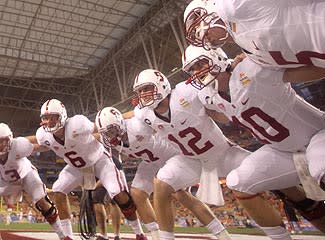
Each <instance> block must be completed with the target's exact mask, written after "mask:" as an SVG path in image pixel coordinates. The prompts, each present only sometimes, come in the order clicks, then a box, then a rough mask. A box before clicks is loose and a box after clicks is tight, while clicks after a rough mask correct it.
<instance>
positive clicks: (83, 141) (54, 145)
mask: <svg viewBox="0 0 325 240" xmlns="http://www.w3.org/2000/svg"><path fill="white" fill-rule="evenodd" d="M93 131H94V123H92V122H91V121H89V119H88V118H87V117H85V116H83V115H76V116H73V117H72V118H69V119H68V120H67V122H66V125H65V140H64V142H62V141H60V140H59V139H56V138H55V137H54V135H53V134H52V133H49V132H46V131H45V130H44V128H43V127H40V128H39V129H38V130H37V132H36V138H37V141H38V143H39V144H40V145H43V146H46V147H48V148H49V149H51V150H52V151H54V152H55V153H56V154H57V155H58V156H60V157H62V158H63V159H64V161H65V162H66V163H67V164H68V165H70V166H72V167H76V168H85V167H89V166H92V165H94V164H95V163H96V162H97V161H98V159H100V158H101V157H102V155H103V154H104V151H105V150H104V146H103V145H102V144H101V143H100V142H98V141H97V140H96V138H95V137H94V136H93V135H92V133H93Z"/></svg>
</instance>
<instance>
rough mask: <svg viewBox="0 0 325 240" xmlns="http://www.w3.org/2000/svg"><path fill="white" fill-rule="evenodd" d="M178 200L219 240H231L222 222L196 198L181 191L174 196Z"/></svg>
mask: <svg viewBox="0 0 325 240" xmlns="http://www.w3.org/2000/svg"><path fill="white" fill-rule="evenodd" d="M174 197H175V199H177V200H178V201H179V202H180V203H181V204H182V205H183V206H184V207H186V208H187V209H189V210H190V211H191V212H192V213H193V215H194V216H195V217H197V218H198V219H199V221H200V222H201V223H202V224H204V226H206V227H207V228H208V230H209V231H210V232H211V233H212V234H213V235H215V236H217V237H219V239H230V237H229V234H228V233H227V231H226V230H225V227H224V226H223V225H222V224H221V222H220V221H219V220H218V219H217V218H216V217H215V216H214V214H213V212H212V211H211V209H210V208H209V207H208V206H207V205H206V204H204V203H202V202H201V201H200V200H199V199H197V198H196V197H194V196H193V195H192V194H191V193H189V192H187V191H184V190H180V191H177V192H176V193H175V194H174Z"/></svg>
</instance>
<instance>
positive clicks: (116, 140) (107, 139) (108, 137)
mask: <svg viewBox="0 0 325 240" xmlns="http://www.w3.org/2000/svg"><path fill="white" fill-rule="evenodd" d="M95 124H96V127H97V129H98V132H99V133H100V135H101V138H102V143H103V144H104V145H105V146H106V147H115V146H117V145H119V144H120V143H121V140H122V137H123V135H124V134H125V133H126V125H125V121H124V119H123V116H122V114H121V113H120V111H119V110H117V109H116V108H114V107H106V108H103V109H102V110H100V111H99V112H98V113H97V115H96V119H95Z"/></svg>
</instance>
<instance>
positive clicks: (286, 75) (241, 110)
mask: <svg viewBox="0 0 325 240" xmlns="http://www.w3.org/2000/svg"><path fill="white" fill-rule="evenodd" d="M183 69H184V70H185V71H186V72H187V73H189V74H190V75H191V77H190V79H189V80H188V83H191V84H192V85H193V86H194V87H195V88H198V89H202V90H201V91H200V92H199V93H198V96H199V98H200V99H201V101H202V103H204V104H205V106H206V107H208V108H211V109H213V110H216V111H218V112H223V113H224V114H226V115H227V116H228V118H229V119H230V120H232V121H233V122H234V123H237V124H239V125H240V126H243V127H245V128H247V129H248V130H250V131H251V133H252V134H253V135H254V136H255V137H256V138H257V139H258V140H260V142H261V143H264V144H265V145H264V146H263V147H261V148H260V149H258V150H256V151H255V152H253V153H252V154H251V155H249V156H248V157H247V158H246V159H245V160H244V161H243V163H242V164H241V165H240V166H239V167H238V168H235V169H234V170H232V171H231V172H230V173H229V174H228V176H227V185H228V187H229V188H231V189H233V190H235V191H234V192H235V195H236V196H237V197H239V199H240V200H239V201H240V202H241V204H242V205H244V206H245V205H246V204H247V202H246V201H245V197H246V198H249V197H253V196H254V195H255V194H258V193H259V192H262V191H266V190H276V189H285V188H289V187H293V186H295V185H298V184H299V183H300V179H299V177H298V174H297V170H296V166H295V162H294V158H295V157H296V153H297V152H305V151H306V150H307V154H306V159H307V162H308V163H309V170H310V173H311V175H312V176H313V177H314V178H315V179H316V180H317V181H318V183H320V182H321V179H322V177H323V176H324V170H323V169H324V164H323V161H321V159H322V156H321V155H324V153H322V151H320V149H322V147H321V146H322V143H323V142H322V141H316V140H315V143H314V144H309V143H310V140H311V139H312V138H315V137H319V138H320V139H325V138H324V136H323V137H322V135H324V133H322V131H321V130H322V129H324V127H325V122H324V112H322V111H320V110H319V109H317V108H315V107H313V106H312V105H310V104H309V103H307V102H306V101H304V100H303V99H302V98H301V97H299V96H297V95H296V93H295V91H294V90H293V88H292V87H291V85H290V83H289V82H290V81H292V82H297V81H299V82H301V81H303V77H305V80H311V79H313V78H314V79H319V78H321V77H322V76H323V75H322V74H321V75H319V76H317V74H314V75H313V74H311V75H310V76H308V74H307V75H304V74H302V76H296V75H293V76H292V75H291V71H290V69H283V70H270V69H266V68H263V67H261V66H260V65H258V64H256V63H255V62H253V61H252V60H250V59H249V58H245V57H243V56H239V57H238V58H236V59H235V61H234V62H231V61H229V59H227V56H226V54H225V53H224V52H223V51H222V50H221V49H218V50H217V51H213V50H211V51H207V50H205V49H203V48H201V47H195V46H189V47H188V48H187V49H186V51H185V54H184V57H183ZM292 77H297V78H298V80H297V79H294V78H292ZM308 77H309V78H308ZM218 90H219V91H223V92H229V95H230V99H231V100H230V102H229V101H228V100H226V99H224V98H222V97H221V96H220V95H219V94H218ZM320 131H321V132H320ZM318 140H319V139H318ZM323 141H324V140H323ZM310 145H312V146H310ZM311 148H312V149H311ZM309 151H310V152H309ZM315 151H316V153H315V154H318V155H320V156H318V157H314V156H313V157H311V156H312V153H313V152H315ZM252 184H254V187H252ZM307 190H308V189H306V191H307ZM318 191H319V192H320V194H322V190H321V189H320V188H319V189H318ZM321 197H322V196H320V198H321ZM242 198H243V199H242ZM289 200H290V199H289ZM291 202H292V204H294V205H295V207H296V208H297V209H299V210H300V212H301V214H302V215H303V216H304V217H305V218H307V219H309V221H311V222H313V224H314V225H315V226H317V227H318V228H319V229H320V230H321V231H325V229H324V223H323V222H324V213H325V211H324V210H325V208H324V202H323V201H319V202H318V201H313V200H311V199H308V198H306V197H305V196H303V195H301V197H300V198H299V199H294V201H293V199H291ZM250 215H251V216H252V217H253V218H254V215H256V213H255V212H254V211H253V212H250ZM260 225H261V224H260Z"/></svg>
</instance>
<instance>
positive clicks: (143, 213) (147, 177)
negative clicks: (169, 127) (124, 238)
mask: <svg viewBox="0 0 325 240" xmlns="http://www.w3.org/2000/svg"><path fill="white" fill-rule="evenodd" d="M164 164H165V162H162V161H159V160H158V161H155V162H150V163H148V162H145V161H142V162H141V163H140V164H139V165H138V168H137V172H136V174H135V177H134V179H133V181H132V186H131V196H132V198H133V200H134V202H135V205H136V206H137V212H138V214H139V217H140V219H141V220H142V222H143V223H144V225H145V227H146V229H147V230H148V231H149V232H150V234H151V238H152V239H153V240H156V239H159V226H158V223H157V220H156V214H155V212H154V209H153V207H152V205H151V203H150V200H149V196H150V195H151V193H152V192H153V181H154V178H155V176H156V174H157V172H158V170H159V169H160V168H161V167H162V166H163V165H164Z"/></svg>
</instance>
